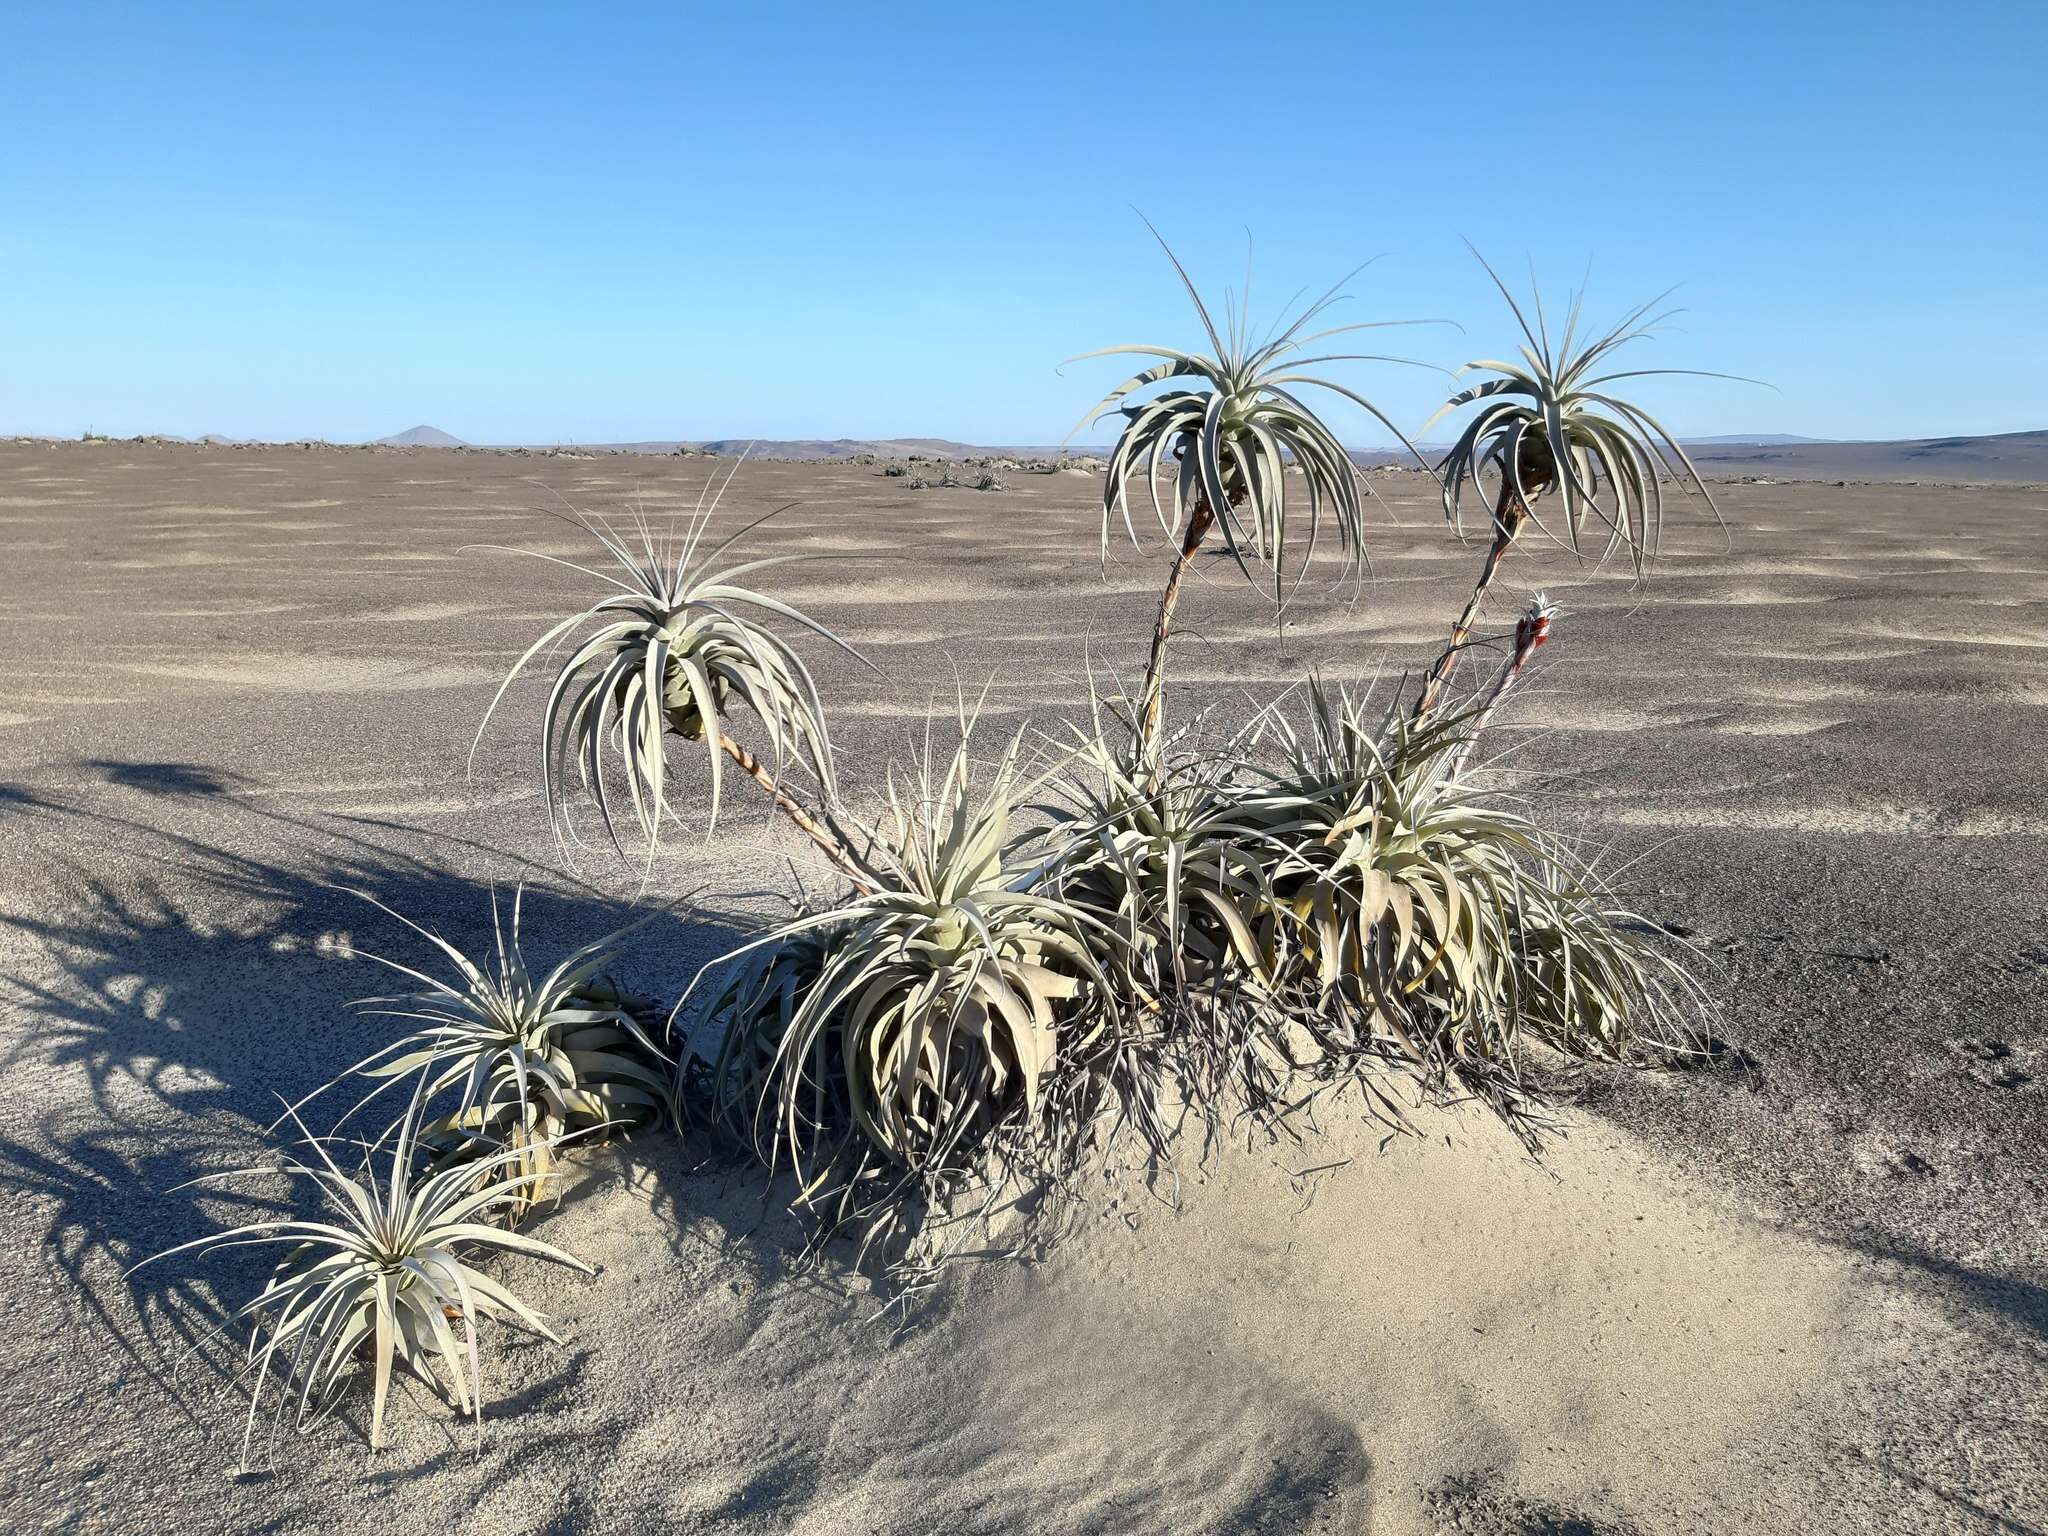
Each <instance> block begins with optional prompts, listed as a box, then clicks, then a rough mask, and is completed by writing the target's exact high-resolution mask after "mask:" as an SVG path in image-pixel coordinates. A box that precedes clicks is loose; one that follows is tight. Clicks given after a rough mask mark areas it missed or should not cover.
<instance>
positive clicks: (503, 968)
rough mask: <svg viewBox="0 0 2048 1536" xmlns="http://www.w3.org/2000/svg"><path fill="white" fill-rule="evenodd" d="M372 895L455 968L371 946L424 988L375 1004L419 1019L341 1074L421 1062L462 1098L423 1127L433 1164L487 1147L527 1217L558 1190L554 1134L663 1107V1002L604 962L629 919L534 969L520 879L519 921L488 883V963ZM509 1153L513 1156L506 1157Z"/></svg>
mask: <svg viewBox="0 0 2048 1536" xmlns="http://www.w3.org/2000/svg"><path fill="white" fill-rule="evenodd" d="M364 899H365V900H369V901H371V904H372V905H374V906H377V907H378V908H379V909H380V910H382V911H385V912H387V913H389V914H390V915H391V916H393V917H395V918H397V919H398V921H400V922H401V923H404V924H405V925H406V927H408V928H410V929H412V930H413V931H414V932H415V933H418V934H420V935H422V936H423V937H425V938H426V939H427V940H428V941H429V942H431V943H432V944H433V945H434V946H435V947H436V948H437V949H439V950H440V951H441V953H442V954H443V955H444V956H445V957H446V958H447V959H448V961H449V963H450V964H451V965H452V966H453V967H454V970H455V979H454V980H453V981H452V982H450V981H444V980H442V979H440V978H438V977H434V976H429V975H427V974H425V973H424V972H421V971H416V970H414V969H412V968H411V967H409V966H404V965H399V964H397V963H396V962H394V961H390V960H385V959H383V958H382V957H380V956H370V957H369V958H371V959H375V960H377V961H378V963H380V964H382V965H385V966H388V967H389V968H390V969H392V970H395V971H397V972H399V973H400V974H402V975H404V976H406V977H408V978H410V979H412V980H414V981H416V982H418V983H419V984H420V986H421V988H422V990H420V991H418V992H413V993H409V994H406V995H403V996H397V997H379V998H367V999H365V1000H364V1002H363V1004H362V1006H363V1007H364V1009H365V1011H366V1012H369V1013H371V1014H373V1015H377V1016H381V1017H388V1018H395V1019H401V1020H404V1021H406V1022H408V1023H411V1024H413V1025H415V1026H417V1027H415V1028H414V1029H412V1030H411V1031H410V1032H409V1033H407V1034H405V1035H404V1036H402V1037H401V1038H399V1039H397V1040H395V1041H393V1042H392V1043H391V1044H389V1045H386V1046H384V1047H382V1048H381V1049H379V1050H377V1051H374V1052H372V1053H371V1054H370V1055H369V1056H367V1057H365V1058H364V1059H363V1060H362V1061H359V1062H357V1063H356V1064H355V1065H354V1066H353V1067H351V1068H350V1069H349V1071H348V1072H347V1073H344V1074H343V1077H347V1076H351V1075H354V1076H361V1077H366V1078H372V1079H381V1080H383V1082H384V1083H386V1084H388V1083H391V1082H395V1081H398V1080H400V1079H402V1078H405V1077H407V1076H409V1075H411V1074H414V1073H419V1074H422V1077H423V1080H424V1082H425V1084H426V1089H427V1093H428V1096H429V1098H430V1099H440V1098H443V1097H452V1099H453V1104H452V1106H451V1107H450V1108H448V1109H447V1110H446V1112H445V1113H443V1114H442V1115H440V1116H439V1117H438V1118H436V1119H434V1120H433V1121H432V1122H431V1123H430V1124H429V1125H428V1126H427V1127H426V1128H425V1129H424V1131H423V1132H422V1137H421V1139H422V1142H423V1144H424V1145H425V1146H426V1147H427V1148H429V1149H430V1150H431V1151H432V1152H433V1153H434V1155H435V1157H436V1159H437V1165H439V1166H447V1165H450V1164H453V1163H457V1162H462V1161H480V1164H481V1165H482V1166H488V1167H490V1168H493V1169H497V1170H500V1174H501V1176H505V1177H508V1178H510V1177H511V1176H513V1175H516V1176H517V1178H516V1179H514V1180H513V1182H516V1183H517V1184H518V1187H519V1190H520V1193H519V1194H518V1196H517V1197H516V1198H514V1199H511V1200H509V1201H508V1202H507V1203H506V1208H507V1211H508V1213H509V1214H510V1215H511V1217H512V1218H513V1219H514V1220H523V1219H524V1218H525V1216H526V1215H527V1213H528V1212H529V1211H530V1210H531V1208H532V1207H533V1206H534V1205H535V1204H537V1203H538V1202H539V1201H540V1200H542V1199H543V1198H545V1197H546V1196H547V1195H548V1194H549V1193H550V1192H551V1190H552V1185H553V1183H554V1176H555V1172H556V1166H555V1165H556V1157H555V1148H556V1147H557V1146H559V1145H560V1144H561V1142H562V1141H563V1139H564V1138H566V1137H569V1136H575V1135H585V1136H588V1135H597V1134H603V1133H606V1132H609V1131H611V1130H615V1129H621V1128H630V1127H632V1126H636V1125H642V1124H645V1123H647V1122H649V1121H652V1120H654V1119H656V1118H658V1117H659V1115H660V1114H661V1112H662V1110H663V1107H664V1106H665V1105H666V1103H667V1098H668V1088H669V1079H670V1067H669V1065H668V1058H667V1055H666V1053H665V1052H664V1051H663V1050H662V1049H661V1047H660V1045H659V1044H657V1043H656V1035H657V1032H658V1031H659V1029H660V1025H659V1022H658V1020H657V1017H656V1012H655V1007H654V1004H653V1003H652V1002H651V1001H649V1000H647V999H645V998H639V997H635V996H633V995H632V994H630V993H627V992H624V991H622V990H620V988H619V987H618V986H617V984H616V983H614V982H613V981H612V980H611V979H610V978H609V977H608V976H607V975H606V974H605V972H606V970H607V968H608V967H610V966H611V965H612V963H613V961H614V959H615V958H616V956H617V953H618V948H619V944H620V941H621V940H622V939H623V938H624V937H625V935H626V934H627V933H628V932H630V931H631V929H630V927H629V928H626V929H621V930H619V931H618V932H615V933H610V934H607V935H605V936H604V937H603V938H601V939H598V940H596V941H594V942H592V943H590V944H586V945H584V946H583V947H582V948H581V949H578V950H576V951H575V952H573V953H572V954H570V955H568V956H567V957H565V958H564V959H563V960H561V961H560V962H559V963H558V964H556V965H555V966H554V967H553V968H552V969H550V970H547V971H545V972H537V971H535V970H534V969H532V968H531V967H530V966H529V965H528V963H527V961H526V957H525V955H524V953H523V951H522V949H521V947H520V921H521V908H522V906H523V904H524V899H525V893H524V891H523V890H522V891H520V892H519V893H518V894H516V895H515V896H514V897H513V901H512V913H511V923H510V925H509V926H507V925H505V924H504V923H502V922H501V921H500V916H499V909H498V901H497V897H496V895H495V894H494V895H493V896H492V898H491V924H492V930H493V935H494V938H495V954H494V956H493V957H492V960H491V961H490V962H489V963H487V964H481V965H480V964H478V963H477V962H476V961H474V960H472V959H471V958H470V957H469V956H467V955H465V954H464V953H463V952H462V951H461V950H459V949H457V948H456V947H455V946H454V945H453V944H450V943H449V942H448V941H447V940H446V939H444V938H442V937H441V936H440V935H439V934H437V933H434V932H432V931H431V930H429V929H426V928H423V927H421V926H420V925H419V924H417V923H415V922H413V921H412V920H411V919H410V918H407V917H405V916H403V915H401V914H399V913H396V912H391V911H390V909H389V908H388V907H384V906H383V905H382V903H380V902H376V901H374V899H372V898H369V897H365V898H364ZM643 921H644V919H643ZM341 1080H342V1079H340V1078H337V1079H336V1080H335V1082H336V1083H338V1082H340V1081H341ZM333 1086H335V1083H329V1084H326V1085H325V1086H324V1087H322V1088H320V1089H316V1090H315V1092H316V1093H324V1092H326V1091H327V1089H329V1088H332V1087H333ZM377 1091H378V1090H375V1089H373V1090H372V1092H371V1095H370V1096H372V1097H374V1095H375V1093H376V1092H377ZM301 1102H304V1101H301ZM364 1102H367V1099H366V1100H365V1101H364ZM357 1107H358V1108H359V1107H360V1105H358V1106H357ZM354 1112H355V1111H354V1110H353V1109H351V1110H350V1112H349V1113H350V1114H353V1113H354ZM346 1118H347V1117H346V1116H344V1119H346ZM505 1153H509V1154H511V1156H510V1160H509V1162H501V1161H500V1160H499V1159H500V1154H505Z"/></svg>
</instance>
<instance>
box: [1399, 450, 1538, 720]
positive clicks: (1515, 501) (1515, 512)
mask: <svg viewBox="0 0 2048 1536" xmlns="http://www.w3.org/2000/svg"><path fill="white" fill-rule="evenodd" d="M1530 494H1531V495H1534V494H1535V489H1534V488H1533V487H1532V488H1531V490H1530ZM1528 521H1529V504H1528V502H1527V501H1525V500H1524V499H1523V498H1522V494H1521V492H1519V491H1517V490H1516V489H1515V482H1514V480H1513V479H1512V478H1504V479H1502V481H1501V486H1500V496H1499V498H1498V499H1497V500H1496V501H1495V503H1494V511H1493V547H1492V548H1491V549H1489V550H1487V552H1486V564H1485V565H1483V566H1481V567H1480V568H1479V580H1478V582H1477V584H1476V585H1474V587H1473V588H1472V598H1471V601H1469V602H1467V603H1466V604H1465V611H1464V612H1463V613H1461V614H1459V615H1458V621H1457V623H1455V624H1453V625H1452V626H1451V643H1450V644H1449V645H1447V646H1445V647H1444V650H1443V654H1442V655H1441V656H1439V657H1437V659H1436V664H1435V665H1434V666H1432V667H1431V668H1430V669H1429V678H1428V680H1427V681H1426V682H1424V683H1423V685H1422V697H1421V698H1419V699H1417V700H1416V701H1415V723H1416V724H1418V725H1420V724H1421V723H1422V722H1423V721H1424V720H1425V719H1427V718H1428V716H1429V714H1430V712H1431V711H1432V710H1434V709H1435V708H1436V707H1437V703H1438V701H1439V700H1440V699H1441V698H1442V697H1443V691H1444V688H1445V687H1446V686H1447V685H1448V684H1449V682H1450V680H1451V673H1452V672H1453V671H1454V670H1456V668H1457V665H1458V657H1459V656H1460V655H1461V654H1462V653H1463V651H1464V649H1465V646H1466V644H1467V642H1469V641H1470V640H1471V638H1472V629H1473V626H1474V625H1476V624H1477V623H1478V622H1479V609H1480V606H1481V604H1483V603H1484V602H1485V601H1486V589H1487V588H1488V587H1490V586H1492V585H1493V577H1494V573H1495V572H1496V571H1498V570H1499V569H1500V563H1501V560H1502V559H1503V558H1505V556H1506V555H1507V552H1508V551H1509V550H1510V549H1511V548H1513V547H1514V543H1515V537H1516V535H1518V534H1519V533H1521V531H1522V527H1523V525H1524V524H1525V523H1527V522H1528Z"/></svg>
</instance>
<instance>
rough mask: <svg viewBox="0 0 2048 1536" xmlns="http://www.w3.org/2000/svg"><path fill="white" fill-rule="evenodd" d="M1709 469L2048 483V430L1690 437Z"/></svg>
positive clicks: (1807, 476)
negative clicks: (1851, 438)
mask: <svg viewBox="0 0 2048 1536" xmlns="http://www.w3.org/2000/svg"><path fill="white" fill-rule="evenodd" d="M1686 447H1687V451H1688V452H1689V453H1690V454H1691V455H1692V459H1693V462H1694V463H1695V464H1697V465H1699V467H1700V472H1701V473H1702V474H1708V475H1733V474H1752V475H1765V476H1770V477H1772V478H1774V479H1785V480H1889V481H1899V480H1931V481H1954V480H1988V481H1997V482H2000V483H2003V484H2007V485H2014V484H2038V483H2044V482H2048V432H2001V433H1998V434H1996V435H1993V436H1989V437H1920V438H1909V439H1906V440H1905V441H1903V442H1861V443H1859V442H1839V443H1838V442H1805V441H1794V442H1789V443H1778V444H1773V443H1770V442H1768V441H1766V442H1763V443H1758V442H1757V440H1756V439H1754V438H1747V439H1739V440H1737V441H1734V442H1726V443H1714V442H1697V443H1688V444H1687V445H1686Z"/></svg>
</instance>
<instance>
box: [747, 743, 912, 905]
mask: <svg viewBox="0 0 2048 1536" xmlns="http://www.w3.org/2000/svg"><path fill="white" fill-rule="evenodd" d="M718 745H719V747H720V748H721V749H722V750H723V751H724V753H725V755H726V756H727V757H729V758H731V759H732V760H733V761H734V762H735V763H738V764H739V766H740V772H742V773H744V774H745V775H746V776H747V777H748V778H750V779H752V780H753V781H754V782H755V783H756V784H758V785H760V786H761V788H762V789H763V790H765V791H766V792H767V794H768V798H769V799H771V800H773V801H774V802H775V806H776V809H777V810H779V811H781V812H782V814H783V815H785V816H787V817H788V818H789V819H790V821H791V822H792V823H794V824H795V826H796V829H797V830H798V831H799V832H801V833H803V835H804V836H805V837H808V838H809V839H810V840H811V841H812V843H814V844H815V845H816V846H817V848H818V851H819V852H820V853H822V854H824V855H825V857H826V859H828V860H829V861H830V862H831V864H832V867H833V868H835V869H837V870H838V871H839V872H840V873H841V874H843V875H845V876H846V878H847V879H849V880H851V881H852V882H853V885H854V889H855V890H857V891H859V892H860V893H861V894H862V895H863V896H872V895H873V894H874V885H873V882H872V881H871V879H870V877H869V875H868V873H867V871H866V870H864V869H862V867H861V864H860V861H859V860H858V859H856V858H855V857H854V856H853V853H852V851H851V850H850V849H849V848H848V847H847V846H846V843H845V842H844V840H842V839H841V838H839V837H838V836H837V835H835V834H834V833H833V831H832V829H831V828H830V827H828V826H827V825H826V824H825V823H824V822H823V821H821V820H819V818H818V817H816V816H814V815H812V814H811V812H810V811H808V810H806V809H805V808H804V805H803V803H802V802H801V801H800V800H798V799H797V798H796V797H795V796H794V795H792V794H791V793H790V792H789V791H788V790H787V789H784V788H783V787H782V785H780V784H779V783H777V782H776V780H775V775H774V774H772V773H770V772H769V771H768V768H767V766H766V765H765V764H764V763H762V761H761V760H760V759H759V758H757V757H756V756H754V754H753V753H751V752H749V751H748V750H747V749H746V748H745V747H743V746H741V745H740V744H739V743H738V742H737V741H735V740H734V739H733V738H732V735H731V733H730V732H727V731H720V732H719V733H718Z"/></svg>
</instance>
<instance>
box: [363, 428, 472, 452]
mask: <svg viewBox="0 0 2048 1536" xmlns="http://www.w3.org/2000/svg"><path fill="white" fill-rule="evenodd" d="M371 446H372V447H374V448H467V447H468V446H469V444H467V443H465V442H464V441H463V440H462V439H461V438H459V437H453V436H451V435H449V434H448V433H446V432H443V431H442V430H441V429H440V428H439V427H424V426H423V427H408V428H406V429H405V430H404V431H403V432H394V433H393V434H392V435H391V436H389V437H380V438H378V439H377V440H376V442H374V443H373V444H371Z"/></svg>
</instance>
